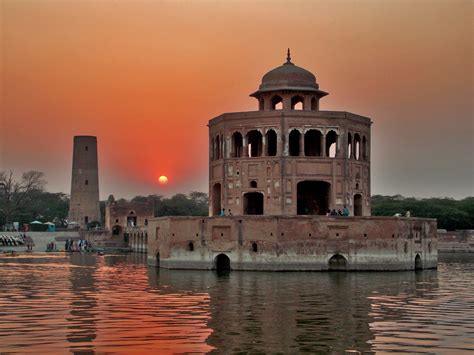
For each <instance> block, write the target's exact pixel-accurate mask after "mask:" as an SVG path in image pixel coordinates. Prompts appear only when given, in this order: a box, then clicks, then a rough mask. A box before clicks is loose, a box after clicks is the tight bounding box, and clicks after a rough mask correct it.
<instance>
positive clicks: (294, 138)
mask: <svg viewBox="0 0 474 355" xmlns="http://www.w3.org/2000/svg"><path fill="white" fill-rule="evenodd" d="M300 139H301V133H300V132H299V131H298V130H297V129H294V130H292V131H291V132H290V135H289V137H288V143H289V147H288V148H289V154H290V156H292V157H297V156H299V155H300Z"/></svg>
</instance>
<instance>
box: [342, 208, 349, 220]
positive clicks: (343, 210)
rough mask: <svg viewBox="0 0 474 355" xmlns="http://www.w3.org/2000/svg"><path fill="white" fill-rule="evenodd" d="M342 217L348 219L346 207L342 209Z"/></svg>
mask: <svg viewBox="0 0 474 355" xmlns="http://www.w3.org/2000/svg"><path fill="white" fill-rule="evenodd" d="M342 215H343V216H344V217H348V216H349V209H348V208H347V207H346V205H344V208H343V209H342Z"/></svg>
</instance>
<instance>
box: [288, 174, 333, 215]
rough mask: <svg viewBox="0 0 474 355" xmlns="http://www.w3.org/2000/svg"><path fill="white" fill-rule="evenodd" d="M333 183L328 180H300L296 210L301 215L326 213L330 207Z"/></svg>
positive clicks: (297, 188)
mask: <svg viewBox="0 0 474 355" xmlns="http://www.w3.org/2000/svg"><path fill="white" fill-rule="evenodd" d="M330 190H331V184H330V183H328V182H326V181H310V180H306V181H300V182H299V183H298V184H297V185H296V195H297V200H296V211H297V214H299V215H325V214H326V212H327V210H328V208H329V196H330Z"/></svg>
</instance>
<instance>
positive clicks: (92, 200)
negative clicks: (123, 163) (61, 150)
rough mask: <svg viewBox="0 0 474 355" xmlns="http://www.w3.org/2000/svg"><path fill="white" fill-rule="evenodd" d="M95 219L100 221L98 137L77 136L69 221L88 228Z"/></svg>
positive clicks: (74, 147)
mask: <svg viewBox="0 0 474 355" xmlns="http://www.w3.org/2000/svg"><path fill="white" fill-rule="evenodd" d="M93 221H98V222H100V206H99V167H98V163H97V137H93V136H75V137H74V145H73V155H72V180H71V201H70V203H69V222H76V223H78V225H79V226H80V227H81V228H86V227H87V223H90V222H93Z"/></svg>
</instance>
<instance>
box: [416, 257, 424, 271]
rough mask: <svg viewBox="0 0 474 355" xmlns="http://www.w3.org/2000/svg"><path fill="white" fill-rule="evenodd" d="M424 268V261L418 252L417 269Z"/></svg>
mask: <svg viewBox="0 0 474 355" xmlns="http://www.w3.org/2000/svg"><path fill="white" fill-rule="evenodd" d="M422 269H423V262H422V261H421V256H420V254H416V256H415V270H422Z"/></svg>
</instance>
